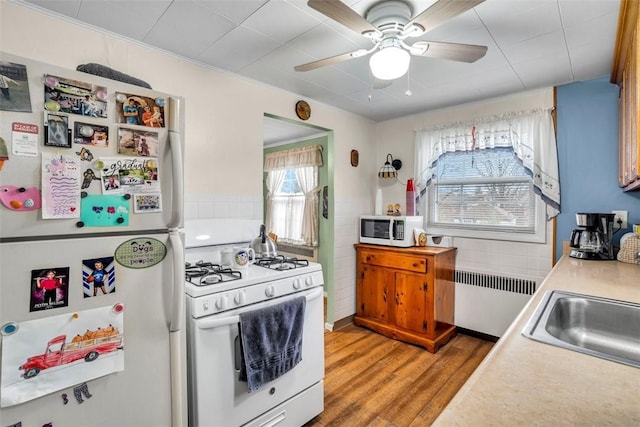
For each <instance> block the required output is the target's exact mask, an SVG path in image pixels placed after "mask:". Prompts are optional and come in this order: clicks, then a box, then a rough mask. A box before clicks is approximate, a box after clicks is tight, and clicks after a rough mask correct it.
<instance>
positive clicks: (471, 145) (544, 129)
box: [414, 109, 560, 219]
mask: <svg viewBox="0 0 640 427" xmlns="http://www.w3.org/2000/svg"><path fill="white" fill-rule="evenodd" d="M498 147H512V148H513V151H514V152H515V154H516V156H517V157H518V159H520V161H521V162H522V164H523V165H524V167H525V168H526V169H527V171H528V172H529V173H531V175H532V176H533V185H534V191H535V192H536V194H538V195H539V196H540V197H541V198H542V200H543V201H544V202H545V203H546V206H547V219H551V218H553V217H555V216H556V215H558V213H559V212H560V183H559V179H558V155H557V148H556V137H555V131H554V127H553V118H552V116H551V110H543V109H538V110H533V111H524V112H519V113H511V114H506V115H502V116H494V117H487V118H483V119H478V120H474V121H470V122H464V123H454V124H449V125H443V126H438V127H434V128H431V129H420V130H417V131H416V140H415V170H414V173H415V176H416V185H417V186H418V193H419V197H420V198H422V197H424V195H425V193H426V188H427V186H428V185H429V184H430V182H431V178H432V176H433V171H432V167H433V166H434V163H435V162H436V161H437V160H438V158H439V157H440V156H442V155H443V154H445V153H448V152H454V151H470V150H478V149H479V150H484V149H490V148H498ZM421 205H422V203H420V204H419V206H421Z"/></svg>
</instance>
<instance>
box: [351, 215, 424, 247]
mask: <svg viewBox="0 0 640 427" xmlns="http://www.w3.org/2000/svg"><path fill="white" fill-rule="evenodd" d="M420 228H423V219H422V217H421V216H383V215H363V216H361V217H360V243H369V244H373V245H386V246H399V247H403V248H408V247H410V246H415V240H414V237H413V234H414V230H415V229H420Z"/></svg>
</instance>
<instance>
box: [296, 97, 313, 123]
mask: <svg viewBox="0 0 640 427" xmlns="http://www.w3.org/2000/svg"><path fill="white" fill-rule="evenodd" d="M296 115H297V116H298V117H299V118H300V119H301V120H309V117H311V107H310V106H309V104H308V103H307V101H298V102H296Z"/></svg>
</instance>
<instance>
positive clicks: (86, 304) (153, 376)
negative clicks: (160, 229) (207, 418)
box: [0, 233, 186, 427]
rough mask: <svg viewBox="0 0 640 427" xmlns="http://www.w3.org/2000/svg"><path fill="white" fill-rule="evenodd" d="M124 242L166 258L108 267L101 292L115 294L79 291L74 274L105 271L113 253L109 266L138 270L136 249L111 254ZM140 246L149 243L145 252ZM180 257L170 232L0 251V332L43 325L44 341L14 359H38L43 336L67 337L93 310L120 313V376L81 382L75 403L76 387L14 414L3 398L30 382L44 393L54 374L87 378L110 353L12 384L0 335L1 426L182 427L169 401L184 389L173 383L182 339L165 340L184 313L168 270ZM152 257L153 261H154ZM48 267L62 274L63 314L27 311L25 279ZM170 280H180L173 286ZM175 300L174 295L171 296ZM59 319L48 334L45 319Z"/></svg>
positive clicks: (29, 286) (179, 381) (29, 283)
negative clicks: (99, 263) (83, 391)
mask: <svg viewBox="0 0 640 427" xmlns="http://www.w3.org/2000/svg"><path fill="white" fill-rule="evenodd" d="M132 240H135V242H137V243H138V246H137V247H138V248H143V247H145V245H146V247H153V248H154V249H153V250H156V251H157V250H159V249H160V250H161V249H162V247H163V246H165V247H166V256H165V257H164V258H163V259H162V261H160V262H158V263H157V264H155V265H151V264H153V263H152V262H149V264H148V265H150V266H149V267H148V268H128V267H125V266H123V265H121V264H120V263H119V262H118V261H117V260H114V261H113V264H112V267H113V270H111V271H110V273H111V274H112V275H113V276H114V279H115V282H114V283H111V284H110V285H114V286H115V290H114V291H113V292H110V291H111V289H112V286H108V287H107V293H106V294H103V293H102V291H101V290H100V289H96V291H97V293H96V296H94V292H93V290H92V289H91V288H89V289H88V290H86V289H85V288H86V285H87V279H86V277H87V268H86V266H84V267H83V261H85V263H84V264H86V263H87V262H86V261H87V260H93V259H97V258H105V257H106V258H107V260H106V261H105V264H108V257H113V256H114V254H116V255H115V258H117V259H120V261H121V262H124V263H125V264H129V265H130V266H139V265H140V264H141V263H142V262H141V261H140V260H143V259H145V258H144V257H141V256H139V255H137V254H136V252H137V251H135V250H134V251H133V254H132V255H131V256H130V257H124V258H122V257H120V256H119V255H118V254H119V253H120V250H122V248H124V247H127V246H131V243H132ZM148 242H153V243H154V245H153V246H149V245H147V243H148ZM119 247H120V250H118V252H116V250H117V249H118V248H119ZM174 249H175V251H174ZM182 254H183V251H182V239H181V235H179V234H177V235H176V233H174V234H173V237H171V233H164V234H148V235H146V234H141V235H139V236H135V237H134V236H124V237H123V236H112V237H101V238H95V239H84V238H83V239H78V238H70V239H61V240H45V241H38V242H16V243H3V244H1V245H0V259H2V269H0V283H1V284H2V286H0V325H8V324H11V323H12V322H14V323H15V325H16V327H17V330H16V332H15V333H14V334H13V336H16V337H17V336H18V335H19V334H20V333H21V331H24V330H27V329H28V327H29V326H30V325H29V323H37V322H38V321H41V322H42V323H43V324H44V326H43V329H44V332H43V336H46V337H47V339H46V340H44V343H40V342H38V343H37V344H35V343H34V344H33V348H31V349H30V351H29V352H28V353H25V354H24V357H22V358H18V359H20V360H26V358H27V357H28V356H32V355H34V354H40V353H43V352H44V351H45V346H46V341H47V340H49V339H51V338H54V337H58V336H60V335H63V334H70V335H73V334H75V333H76V332H75V330H74V329H73V325H74V322H79V321H81V320H83V319H84V317H86V316H88V313H90V312H92V311H95V310H96V309H102V308H105V309H109V310H110V309H111V308H116V307H118V304H121V305H122V306H123V307H124V310H123V311H122V322H123V323H122V332H123V335H124V339H123V345H122V347H123V348H122V349H121V350H118V353H122V354H123V355H124V370H122V371H119V372H115V373H109V374H107V375H105V376H102V377H99V378H95V379H90V380H87V381H86V384H87V387H88V391H89V393H90V394H91V397H90V398H87V396H84V402H83V403H81V404H80V403H79V402H78V401H76V398H75V397H74V387H76V386H78V384H77V383H72V384H66V385H65V384H64V383H61V384H60V383H59V387H58V389H57V390H55V391H50V392H49V393H48V394H45V395H43V396H41V397H37V398H34V399H33V400H28V401H25V402H24V403H20V404H16V405H13V406H8V407H7V406H6V405H5V403H6V402H5V400H7V399H9V398H10V397H12V395H13V394H12V392H11V391H12V390H15V388H16V387H31V389H32V390H34V389H37V388H38V387H39V386H38V384H40V385H41V386H42V387H50V386H48V385H47V381H50V379H51V378H55V377H58V378H59V377H60V375H61V372H64V373H65V375H64V377H67V378H77V377H78V375H80V376H81V375H84V374H87V373H89V374H90V372H89V371H90V370H92V369H94V367H96V366H99V365H97V364H98V363H101V361H103V360H105V359H108V358H109V355H107V354H105V355H100V356H99V357H98V358H97V359H96V360H95V361H85V360H87V359H85V360H78V361H76V362H73V363H69V364H68V365H65V366H57V367H54V368H51V369H43V370H41V371H40V372H39V373H38V374H37V376H35V377H33V378H24V377H18V375H17V374H16V373H14V370H15V372H18V368H17V367H16V366H6V364H7V363H9V362H8V360H7V359H4V358H5V357H6V355H7V353H8V352H15V351H17V349H16V348H9V347H8V344H7V343H8V342H9V340H8V338H11V337H12V336H7V335H6V334H3V335H4V336H2V354H3V365H2V368H3V372H2V377H3V380H2V396H1V397H2V401H3V406H4V407H3V408H2V425H3V426H4V425H13V424H15V423H18V422H22V425H23V426H41V425H44V424H46V423H49V422H51V423H53V425H59V426H88V425H91V426H105V427H107V426H116V425H117V426H132V427H133V426H135V427H138V426H170V425H172V419H173V420H174V425H180V424H186V419H181V417H183V415H182V412H183V411H184V408H185V407H186V405H185V403H184V402H179V401H180V399H181V398H182V399H184V396H182V397H180V396H173V397H172V388H173V390H174V392H180V391H181V390H184V389H186V388H185V384H184V381H185V380H184V376H182V371H183V370H184V366H183V364H184V360H186V354H185V343H184V336H183V335H181V332H180V331H179V330H177V331H174V332H170V327H169V325H170V323H171V322H172V317H174V319H173V321H174V322H175V321H176V320H175V316H176V310H178V311H179V313H178V314H177V317H182V315H183V307H184V299H183V286H184V281H183V279H182V278H183V277H184V276H183V273H181V271H182V268H183V265H179V266H178V267H177V268H174V262H178V263H179V262H180V261H181V260H182V259H183V255H182ZM160 258H161V257H157V259H156V261H158V260H159V259H160ZM149 259H150V258H149ZM105 267H107V266H105ZM48 269H58V274H60V273H61V272H65V274H67V275H68V277H67V278H66V283H67V284H68V287H67V291H66V302H67V306H61V307H59V308H51V309H46V310H36V311H30V309H31V308H32V307H33V306H34V304H33V299H32V294H33V290H34V285H33V277H34V273H33V272H34V271H42V270H48ZM67 269H68V270H67ZM83 270H84V277H85V279H83ZM107 270H109V269H108V268H107ZM178 276H180V280H179V281H178V282H177V283H175V280H176V277H178ZM94 283H95V280H94ZM178 294H179V297H177V296H176V295H178ZM176 298H177V301H176ZM174 302H175V303H176V304H174ZM174 305H176V306H174ZM59 315H66V316H68V319H69V320H68V325H65V326H64V328H59V327H58V328H56V327H53V326H51V328H52V330H50V331H49V330H47V328H49V326H47V325H48V324H47V323H46V321H47V320H49V319H52V317H51V316H59ZM179 326H180V325H177V327H176V328H175V329H179ZM67 341H68V340H67ZM21 363H22V362H21ZM5 369H6V371H5ZM10 378H12V379H13V380H11V381H10ZM172 382H173V383H174V385H173V387H172ZM172 399H173V400H174V405H173V406H174V408H175V409H174V410H173V411H172ZM65 400H67V401H68V403H65V402H64V401H65ZM175 401H177V402H178V403H177V404H176V403H175Z"/></svg>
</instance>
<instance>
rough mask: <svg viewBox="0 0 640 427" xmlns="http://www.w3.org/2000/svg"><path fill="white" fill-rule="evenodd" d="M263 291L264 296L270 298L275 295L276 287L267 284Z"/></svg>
mask: <svg viewBox="0 0 640 427" xmlns="http://www.w3.org/2000/svg"><path fill="white" fill-rule="evenodd" d="M264 293H265V295H266V296H268V297H269V298H271V297H273V296H275V295H276V287H275V286H273V285H267V287H266V288H265V290H264Z"/></svg>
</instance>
